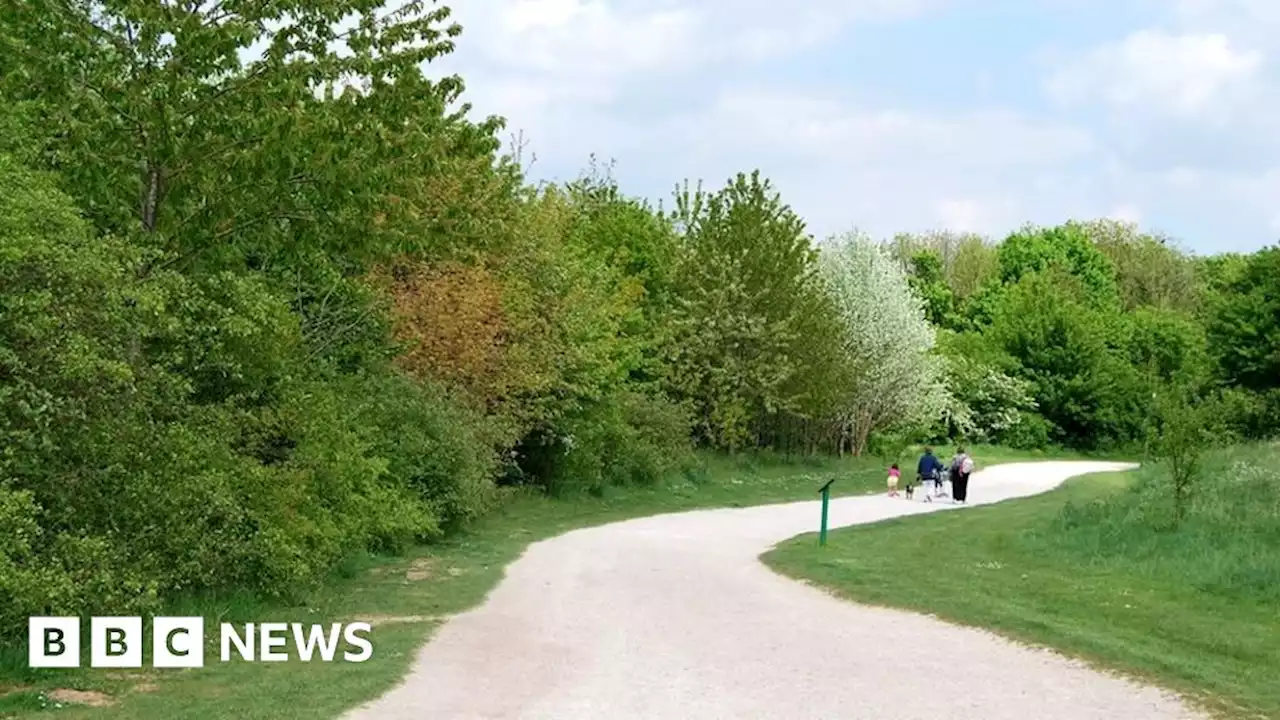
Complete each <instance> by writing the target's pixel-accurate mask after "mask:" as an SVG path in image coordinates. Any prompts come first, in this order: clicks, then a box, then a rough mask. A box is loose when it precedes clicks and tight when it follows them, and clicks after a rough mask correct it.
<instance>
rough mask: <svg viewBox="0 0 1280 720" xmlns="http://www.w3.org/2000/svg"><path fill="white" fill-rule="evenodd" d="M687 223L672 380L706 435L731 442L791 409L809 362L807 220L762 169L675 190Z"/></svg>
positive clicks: (737, 443) (678, 215) (811, 286)
mask: <svg viewBox="0 0 1280 720" xmlns="http://www.w3.org/2000/svg"><path fill="white" fill-rule="evenodd" d="M673 219H674V220H675V221H676V223H677V227H678V229H679V230H680V231H681V233H682V235H681V248H680V259H679V262H678V264H677V266H676V271H675V298H674V305H673V313H672V329H673V334H672V339H671V346H670V362H671V384H672V387H673V390H674V394H675V395H676V396H677V397H681V398H684V399H687V400H688V401H689V402H690V403H691V404H692V406H693V407H694V409H695V413H696V417H697V421H698V430H699V432H700V434H701V435H702V437H704V438H705V439H707V440H709V441H711V442H713V443H715V444H717V445H720V446H723V447H727V448H730V449H733V448H738V447H742V446H744V445H745V444H747V443H748V442H749V441H750V440H751V439H752V438H751V434H752V433H751V428H752V424H753V421H754V420H755V419H757V418H760V417H762V416H765V415H768V414H771V413H774V412H778V411H783V410H789V409H791V408H794V407H795V406H796V403H797V402H798V401H799V398H798V397H796V396H795V395H794V394H792V393H788V392H787V389H788V388H792V390H793V392H794V384H790V383H789V381H790V380H792V379H793V378H795V377H796V376H797V374H799V373H801V372H803V371H804V370H805V368H801V367H799V366H798V365H797V363H796V362H795V357H796V353H795V349H796V348H797V346H798V345H799V344H802V343H804V342H805V341H806V338H804V337H802V336H801V335H800V333H799V327H800V323H801V322H802V321H803V315H802V312H803V310H805V309H807V308H806V297H808V296H809V295H810V294H812V293H815V292H817V289H816V285H815V282H814V274H815V267H816V266H815V251H814V249H813V247H812V245H811V242H810V238H809V236H808V235H807V234H806V233H805V228H804V223H803V221H801V220H800V218H799V216H797V215H796V214H795V212H793V211H792V210H791V208H790V207H789V206H787V205H786V204H784V203H783V202H782V199H781V197H780V196H779V195H778V193H777V192H776V191H775V190H774V189H773V187H772V186H771V185H770V184H769V182H768V181H767V180H765V179H763V178H762V177H761V176H760V174H759V172H753V173H752V174H751V175H745V174H741V173H740V174H738V175H737V176H736V177H734V178H733V179H731V180H730V181H729V183H728V184H727V185H726V186H725V187H724V188H723V189H721V190H720V191H718V192H716V193H713V194H707V193H704V192H703V191H702V190H701V188H698V189H697V190H696V191H694V192H690V191H689V188H688V185H687V184H686V185H685V187H684V188H683V189H681V190H678V191H677V195H676V210H675V212H674V214H673Z"/></svg>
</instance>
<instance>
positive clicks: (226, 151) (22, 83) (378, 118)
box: [0, 0, 499, 268]
mask: <svg viewBox="0 0 1280 720" xmlns="http://www.w3.org/2000/svg"><path fill="white" fill-rule="evenodd" d="M383 5H384V3H382V2H381V0H317V1H316V2H308V3H278V2H274V1H272V0H246V1H245V2H235V3H227V2H190V3H157V2H153V1H152V0H103V1H101V2H87V1H83V2H81V1H78V2H62V1H61V0H33V1H32V2H25V3H9V4H7V5H6V7H7V8H8V9H7V10H6V19H5V23H6V28H7V32H5V33H4V34H3V35H0V43H3V45H2V46H0V55H5V56H9V57H12V58H17V60H18V63H17V65H16V67H15V68H14V69H13V70H12V71H11V72H9V73H7V74H6V75H5V76H4V77H3V79H2V80H0V95H2V96H3V97H5V98H6V99H7V100H9V101H17V100H26V99H34V100H38V101H39V103H38V110H39V117H38V118H37V120H38V121H39V123H40V125H41V126H42V127H44V128H48V132H47V133H46V134H45V137H44V141H45V142H44V146H45V152H44V153H43V157H44V158H45V159H46V163H47V166H48V167H50V168H51V169H56V170H58V171H59V172H60V173H62V175H63V178H64V180H65V182H66V184H67V186H68V188H69V189H70V190H71V191H72V193H73V194H74V195H75V196H76V197H78V198H79V199H80V200H81V201H82V203H83V204H84V206H85V209H86V211H87V214H88V216H89V217H90V218H91V219H92V221H93V222H94V223H95V224H96V225H97V226H98V228H99V229H100V230H102V231H105V232H110V233H116V234H120V233H125V234H132V235H142V236H145V237H146V239H147V242H148V244H149V245H150V246H152V247H155V248H159V249H161V250H163V251H165V252H166V253H168V254H169V255H170V257H169V261H170V262H172V263H174V264H177V265H178V266H182V267H185V266H189V265H191V264H193V263H204V264H212V265H214V266H222V267H236V266H244V265H248V266H249V267H254V268H259V267H278V266H280V265H282V264H283V265H286V266H288V267H290V268H297V267H300V266H306V265H307V264H309V263H311V262H314V260H315V259H316V257H317V255H316V251H317V250H319V251H320V252H321V253H325V252H327V253H330V254H333V255H341V256H342V257H344V258H359V257H361V256H362V255H367V254H369V253H372V252H374V251H375V250H377V249H378V247H377V243H376V242H375V241H376V240H382V239H387V238H386V235H385V233H386V232H387V229H388V227H389V226H387V225H386V224H379V223H376V222H375V218H378V217H380V216H383V217H385V215H387V214H396V213H398V214H399V216H400V218H401V219H402V220H405V221H407V220H408V219H410V218H411V211H412V208H411V207H405V206H404V205H403V204H401V205H397V204H395V203H392V202H390V198H391V197H392V196H394V195H397V194H404V193H403V192H401V193H397V191H398V190H401V189H404V186H405V184H406V183H407V182H411V179H414V178H420V177H422V176H429V175H431V174H433V173H438V172H440V171H441V170H442V168H443V167H444V166H445V165H447V164H448V163H449V162H457V160H456V158H472V157H477V156H479V157H488V156H490V155H491V154H492V152H493V151H494V150H495V149H496V142H495V141H494V140H493V137H492V134H493V132H492V131H493V130H494V129H496V127H497V126H498V125H499V122H498V121H497V120H494V121H492V122H489V123H487V124H485V125H483V126H480V127H476V126H473V125H471V124H469V123H468V122H466V121H465V119H464V118H463V112H464V111H465V110H466V107H465V106H462V107H455V105H456V102H457V100H458V99H459V94H460V93H461V90H462V83H461V81H460V80H459V79H458V78H456V77H449V78H445V79H443V80H440V81H438V82H433V81H431V80H428V79H427V77H426V76H425V75H424V74H423V70H422V67H421V66H422V65H423V64H424V63H425V62H427V61H429V60H432V59H434V58H436V57H439V56H440V55H442V54H444V53H447V52H449V51H451V50H452V48H453V38H454V37H456V36H457V35H458V34H459V33H460V32H461V28H460V27H458V26H457V25H456V24H449V23H448V18H449V10H448V9H447V8H444V7H433V6H431V5H430V4H429V3H427V2H425V1H424V0H411V1H410V2H405V3H401V4H399V6H398V7H397V9H395V10H393V11H387V10H385V9H383ZM255 53H257V57H254V54H255ZM242 57H244V58H249V59H248V60H242ZM450 158H454V159H453V160H451V159H450ZM427 225H428V223H425V222H419V227H422V229H423V231H424V232H422V233H421V234H418V233H409V234H408V235H407V236H406V235H405V234H404V233H401V234H400V235H398V236H397V238H396V239H397V240H400V241H405V240H406V237H410V238H412V237H413V236H415V235H417V239H416V241H417V242H424V241H426V240H428V239H429V237H430V233H429V232H427V230H428V229H429V228H428V227H427ZM397 227H398V229H400V230H401V231H403V230H404V229H406V225H405V224H400V225H398V226H397Z"/></svg>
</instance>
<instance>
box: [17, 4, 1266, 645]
mask: <svg viewBox="0 0 1280 720" xmlns="http://www.w3.org/2000/svg"><path fill="white" fill-rule="evenodd" d="M7 7H9V9H10V12H8V14H7V15H6V17H5V23H4V26H3V28H0V635H4V634H8V633H13V632H15V631H16V630H18V629H19V628H18V624H19V620H20V618H21V617H24V614H33V613H37V612H39V613H49V612H56V613H67V614H71V613H81V612H92V611H96V610H109V611H112V612H131V611H135V610H151V609H155V608H158V607H162V606H163V605H164V604H165V603H169V602H172V601H173V600H174V598H176V597H180V596H185V595H188V594H197V595H198V594H200V593H207V592H214V591H216V592H223V591H244V590H248V591H250V592H252V593H255V594H258V595H275V596H288V595H290V594H292V593H295V592H296V591H297V590H298V588H301V587H305V586H306V585H308V584H311V583H314V582H315V581H317V580H318V579H319V578H321V577H323V576H324V575H325V574H326V573H329V572H331V571H332V570H333V569H334V568H335V567H338V566H339V565H340V564H341V563H342V561H343V559H344V558H347V557H350V556H353V555H359V554H360V553H364V552H369V551H379V552H381V551H387V552H392V551H397V550H400V549H403V548H405V547H407V546H408V545H410V544H412V543H415V542H421V541H431V540H435V539H438V538H441V537H442V536H444V535H445V534H446V533H448V532H450V531H451V530H453V529H455V528H457V527H459V526H461V525H463V524H465V523H468V522H471V521H473V520H476V519H477V518H479V517H481V516H482V515H483V514H484V513H485V511H486V510H488V509H489V508H491V507H492V506H493V504H494V503H495V502H496V501H497V497H498V495H497V494H495V493H496V491H495V488H494V484H495V481H496V480H502V481H506V482H519V483H526V484H530V485H534V486H537V487H539V488H542V489H544V490H547V491H549V492H552V493H557V494H563V493H571V492H574V491H578V490H583V491H588V492H593V493H597V494H600V493H606V492H607V489H608V488H609V486H617V485H648V484H653V483H655V482H656V481H657V479H658V478H661V477H663V476H664V475H667V474H669V473H673V472H676V471H678V470H679V469H681V468H682V467H685V466H686V463H687V461H688V458H689V457H690V455H689V452H690V446H691V445H692V444H695V443H701V444H703V445H708V446H711V447H715V448H720V449H728V450H730V451H734V452H736V451H739V450H743V449H753V450H757V449H763V448H771V449H774V450H778V451H779V452H785V453H787V454H788V455H789V454H791V453H794V452H801V453H804V454H807V455H814V454H818V453H821V452H835V453H843V452H844V451H845V450H846V449H848V450H851V451H852V452H854V453H855V454H859V453H862V452H865V451H866V450H867V449H868V448H870V447H873V446H874V447H877V448H881V449H883V448H887V447H897V446H900V445H901V444H902V443H905V442H909V441H915V440H925V439H929V440H935V441H941V440H946V439H948V437H949V436H951V437H954V436H960V437H964V438H966V439H967V440H969V441H974V440H977V441H992V442H1002V443H1007V444H1011V445H1016V446H1018V447H1028V448H1038V447H1043V446H1045V445H1046V444H1049V443H1055V444H1065V445H1070V446H1073V447H1077V448H1092V447H1102V446H1114V445H1122V444H1125V443H1134V442H1138V441H1140V440H1143V439H1146V438H1147V437H1148V432H1155V433H1157V435H1159V436H1160V437H1164V436H1170V437H1172V436H1174V435H1176V434H1177V432H1180V431H1179V430H1178V427H1179V426H1178V425H1177V421H1179V419H1180V418H1178V417H1175V416H1176V415H1177V413H1176V412H1175V413H1174V415H1170V414H1169V413H1170V412H1174V411H1168V412H1166V410H1167V408H1166V409H1165V410H1162V409H1161V408H1162V407H1164V405H1162V404H1161V403H1162V402H1166V401H1164V400H1161V398H1162V397H1163V396H1162V395H1161V390H1162V388H1166V387H1168V386H1176V387H1178V388H1182V389H1184V390H1185V392H1186V393H1188V395H1189V396H1195V397H1201V396H1205V397H1214V398H1218V400H1215V402H1218V403H1221V404H1220V405H1215V407H1221V408H1223V410H1222V412H1223V414H1226V415H1229V416H1231V417H1232V418H1233V421H1232V422H1231V423H1230V424H1231V428H1232V429H1233V430H1234V431H1236V432H1239V433H1241V434H1245V435H1250V436H1255V437H1257V436H1263V435H1267V434H1272V433H1274V432H1275V431H1276V430H1277V429H1278V428H1280V425H1277V421H1276V418H1277V417H1280V384H1278V383H1280V381H1278V380H1277V378H1280V349H1278V347H1280V346H1277V338H1280V327H1277V323H1278V322H1280V305H1278V304H1277V303H1280V300H1277V298H1280V289H1278V288H1277V287H1276V282H1277V277H1280V248H1272V249H1270V250H1266V251H1263V252H1260V253H1256V254H1253V255H1249V256H1244V255H1240V256H1224V257H1221V258H1212V259H1190V258H1188V257H1186V256H1185V255H1184V254H1183V253H1182V252H1180V251H1179V250H1178V249H1177V248H1176V247H1175V246H1174V245H1173V244H1171V243H1169V242H1167V241H1165V240H1164V239H1162V238H1157V237H1153V236H1149V235H1146V234H1143V233H1141V232H1140V231H1139V230H1138V229H1137V228H1136V227H1133V226H1129V225H1122V224H1118V223H1112V222H1109V221H1095V222H1089V223H1075V222H1071V223H1067V224H1064V225H1061V226H1058V227H1051V228H1032V227H1027V228H1024V229H1022V230H1020V231H1018V232H1015V233H1013V234H1012V235H1010V236H1009V237H1008V238H1006V239H1005V240H1004V241H1003V242H1002V243H999V244H993V243H990V242H987V241H986V240H985V239H983V238H980V237H977V236H974V235H970V234H955V233H950V232H935V233H929V234H926V235H921V236H911V235H899V236H897V237H895V238H894V239H893V241H892V242H891V243H890V245H889V247H888V248H887V249H886V248H881V247H879V246H878V245H876V244H875V243H872V242H871V241H869V240H868V239H866V238H863V237H861V236H857V235H847V236H844V237H842V238H836V239H833V240H832V243H831V244H830V247H829V252H824V253H823V254H822V255H821V256H820V254H819V252H818V250H817V248H816V247H815V243H814V242H813V240H812V238H811V237H810V236H809V235H808V233H807V232H806V229H805V224H804V222H803V221H802V219H801V218H800V217H799V216H798V215H797V214H796V213H795V212H794V211H793V210H792V209H791V208H790V207H789V206H788V205H787V204H786V203H784V202H783V200H782V198H781V197H780V195H779V193H778V192H777V191H776V189H775V188H774V187H773V186H772V185H771V184H770V183H769V182H768V181H767V180H765V179H764V178H762V177H761V175H760V174H759V173H758V172H753V173H751V174H750V175H747V174H738V175H736V176H734V177H733V178H731V179H730V180H729V182H728V183H727V184H726V185H725V186H724V187H723V188H721V189H720V190H718V191H716V192H714V193H704V192H703V191H702V190H701V188H700V187H699V188H698V189H697V190H694V191H691V190H690V188H689V187H688V185H687V183H686V185H685V186H684V187H683V188H682V189H680V190H679V191H678V192H677V196H676V203H675V205H676V207H675V211H674V212H671V213H667V212H664V211H662V210H661V209H660V208H658V209H655V208H653V207H651V206H650V205H649V204H648V203H647V202H644V201H641V200H638V199H636V198H632V197H628V196H627V195H625V194H624V193H623V192H622V191H621V190H620V188H619V187H618V185H617V183H616V182H615V181H614V180H613V178H612V177H611V176H610V175H609V171H608V169H607V168H600V167H597V166H595V164H594V161H593V165H592V168H591V169H590V170H589V171H588V173H586V174H584V175H583V176H582V177H580V178H578V179H577V180H575V181H573V182H569V183H566V184H561V185H553V184H551V185H540V186H536V187H535V186H531V185H530V184H529V183H527V182H526V180H525V177H524V172H523V169H522V168H521V167H520V166H519V158H518V157H516V158H512V157H499V156H498V142H497V140H496V138H495V134H496V132H497V131H498V130H499V129H500V128H501V126H502V121H501V120H500V119H498V118H490V119H488V120H485V121H484V122H478V123H477V122H473V121H471V120H469V119H468V112H469V108H468V107H467V106H466V105H465V104H463V103H461V99H462V98H461V93H462V82H461V79H460V78H457V77H444V78H440V79H433V78H435V77H436V76H437V75H438V73H429V72H427V70H426V69H424V65H425V64H426V63H428V62H429V61H431V60H433V59H435V58H437V57H439V56H440V55H442V54H445V53H448V52H450V51H451V50H452V49H453V45H454V42H455V39H456V38H457V37H458V36H459V33H460V32H461V29H460V28H459V27H457V26H456V25H454V24H452V23H451V21H450V12H449V10H448V9H447V8H444V7H440V6H436V5H433V4H431V3H427V2H418V1H416V0H415V1H414V2H409V3H405V4H402V5H401V6H399V7H398V9H397V10H395V11H394V12H385V10H384V9H383V8H382V7H381V5H380V4H379V3H374V2H371V1H370V0H320V1H318V2H311V3H302V4H298V3H284V4H281V3H276V2H270V1H269V0H247V1H245V2H237V3H233V4H226V3H223V4H216V3H215V4H213V5H201V4H195V5H183V6H176V5H172V4H163V3H161V4H157V3H154V2H146V1H143V0H118V1H113V2H109V3H105V4H104V3H98V4H94V3H89V4H84V3H79V4H76V3H72V4H70V5H67V4H65V3H57V2H52V0H35V1H34V2H27V3H18V4H11V6H7ZM820 257H821V261H820ZM936 336H941V337H942V338H943V342H942V343H941V346H940V347H938V348H935V347H934V339H935V337H936ZM1180 402H1181V401H1180ZM1178 407H1182V406H1178ZM1186 417H1199V416H1198V415H1195V414H1187V415H1186ZM1181 419H1185V418H1181ZM1197 422H1198V421H1197ZM1205 422H1207V420H1206V421H1205ZM1162 423H1163V424H1162ZM1193 424H1194V423H1193ZM1160 428H1166V429H1164V430H1161V429H1160ZM1175 431H1177V432H1175ZM1188 432H1190V430H1188ZM1161 442H1163V441H1161ZM1157 444H1158V445H1159V447H1158V448H1157V450H1158V451H1159V452H1161V453H1164V454H1168V452H1169V447H1168V446H1166V445H1164V444H1160V443H1157ZM1180 497H1181V496H1180ZM1187 502H1188V503H1190V505H1187V507H1192V506H1194V503H1195V502H1198V501H1197V500H1195V499H1194V498H1193V499H1190V500H1187ZM1192 514H1194V513H1192ZM1188 517H1190V516H1188Z"/></svg>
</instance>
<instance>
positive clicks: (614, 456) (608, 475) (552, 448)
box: [525, 390, 693, 495]
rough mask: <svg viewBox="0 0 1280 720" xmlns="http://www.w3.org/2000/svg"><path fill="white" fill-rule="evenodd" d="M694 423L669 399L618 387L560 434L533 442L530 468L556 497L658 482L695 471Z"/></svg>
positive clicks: (565, 426)
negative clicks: (691, 428)
mask: <svg viewBox="0 0 1280 720" xmlns="http://www.w3.org/2000/svg"><path fill="white" fill-rule="evenodd" d="M690 426H691V421H690V419H689V417H688V415H687V414H686V413H685V412H684V411H683V410H682V409H681V408H679V407H678V406H676V405H675V404H673V403H671V402H669V401H668V400H666V399H665V398H663V397H661V396H654V395H647V394H643V393H638V392H633V391H628V390H618V391H617V392H616V393H615V394H614V395H611V396H608V397H607V398H606V399H604V400H602V401H601V402H598V403H593V404H592V405H591V406H590V407H589V408H588V410H587V411H586V412H584V413H582V414H581V415H579V416H578V417H576V418H573V419H572V420H570V421H569V422H567V423H566V424H565V425H564V428H563V429H562V430H560V431H559V432H558V433H556V434H555V435H550V436H547V435H544V436H542V437H541V438H540V439H539V440H540V441H539V442H538V444H536V445H532V444H531V445H527V446H526V448H525V452H526V453H527V454H528V456H529V457H528V461H527V463H526V465H525V466H526V467H527V468H528V469H529V470H530V472H531V474H532V475H533V477H535V478H536V481H537V482H539V483H540V484H542V485H543V487H545V488H546V489H547V491H548V492H550V493H552V494H553V495H566V494H572V493H575V492H583V491H585V492H589V493H593V494H600V493H602V492H604V489H605V488H606V487H609V486H616V485H654V484H657V483H658V482H660V481H661V480H662V478H664V477H665V476H667V475H668V474H669V473H674V472H680V471H682V470H687V469H689V466H690V463H691V462H692V460H693V454H692V453H693V450H692V446H691V443H690V441H689V439H688V438H689V427H690Z"/></svg>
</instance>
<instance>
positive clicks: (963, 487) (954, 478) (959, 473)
mask: <svg viewBox="0 0 1280 720" xmlns="http://www.w3.org/2000/svg"><path fill="white" fill-rule="evenodd" d="M972 473H973V458H971V457H969V453H967V452H965V451H964V448H958V449H957V450H956V456H955V457H954V458H952V459H951V495H952V499H954V500H955V501H956V502H958V503H963V502H965V501H966V500H968V498H969V475H971V474H972Z"/></svg>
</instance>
